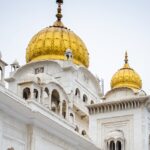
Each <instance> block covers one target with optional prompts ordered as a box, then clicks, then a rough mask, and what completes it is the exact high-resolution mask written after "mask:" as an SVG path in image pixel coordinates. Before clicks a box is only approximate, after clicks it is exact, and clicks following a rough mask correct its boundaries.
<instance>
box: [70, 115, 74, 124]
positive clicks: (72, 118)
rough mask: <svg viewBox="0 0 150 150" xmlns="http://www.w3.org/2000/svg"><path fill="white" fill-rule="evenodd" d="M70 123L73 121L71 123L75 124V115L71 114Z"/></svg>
mask: <svg viewBox="0 0 150 150" xmlns="http://www.w3.org/2000/svg"><path fill="white" fill-rule="evenodd" d="M70 121H71V123H73V122H74V115H73V113H70Z"/></svg>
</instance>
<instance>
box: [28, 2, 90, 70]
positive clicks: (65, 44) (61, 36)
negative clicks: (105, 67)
mask: <svg viewBox="0 0 150 150" xmlns="http://www.w3.org/2000/svg"><path fill="white" fill-rule="evenodd" d="M57 3H58V13H57V15H56V17H57V21H56V22H55V23H54V24H53V26H50V27H47V28H44V29H43V30H41V31H40V32H38V33H37V34H36V35H35V36H33V38H32V39H31V41H30V42H29V45H28V47H27V49H26V62H27V63H28V62H32V61H40V60H66V58H65V52H66V50H67V49H71V51H72V54H73V59H72V60H73V62H74V63H75V64H77V65H82V66H85V67H88V66H89V54H88V51H87V48H86V46H85V44H84V43H83V41H82V40H81V39H80V38H79V37H78V36H77V35H76V34H75V33H74V32H73V31H71V30H70V29H67V28H66V27H65V26H64V25H63V23H62V22H61V18H62V14H61V4H62V1H57Z"/></svg>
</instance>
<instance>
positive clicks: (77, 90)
mask: <svg viewBox="0 0 150 150" xmlns="http://www.w3.org/2000/svg"><path fill="white" fill-rule="evenodd" d="M75 96H77V97H78V98H80V91H79V89H78V88H76V90H75Z"/></svg>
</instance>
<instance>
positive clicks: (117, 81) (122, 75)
mask: <svg viewBox="0 0 150 150" xmlns="http://www.w3.org/2000/svg"><path fill="white" fill-rule="evenodd" d="M124 61H125V64H124V66H123V67H122V68H121V69H119V70H118V71H117V72H116V73H115V74H114V75H113V77H112V79H111V88H112V89H114V88H122V87H127V88H132V89H137V90H140V89H141V88H142V80H141V78H140V76H139V75H138V73H136V72H135V71H134V69H132V68H131V67H130V66H129V63H128V54H127V52H126V53H125V59H124Z"/></svg>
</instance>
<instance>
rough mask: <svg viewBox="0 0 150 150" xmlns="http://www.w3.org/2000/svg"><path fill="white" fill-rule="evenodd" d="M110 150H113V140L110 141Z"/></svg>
mask: <svg viewBox="0 0 150 150" xmlns="http://www.w3.org/2000/svg"><path fill="white" fill-rule="evenodd" d="M110 150H115V142H114V141H110Z"/></svg>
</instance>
